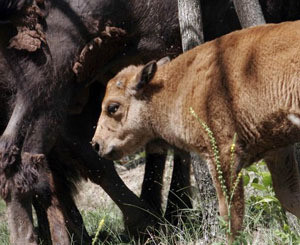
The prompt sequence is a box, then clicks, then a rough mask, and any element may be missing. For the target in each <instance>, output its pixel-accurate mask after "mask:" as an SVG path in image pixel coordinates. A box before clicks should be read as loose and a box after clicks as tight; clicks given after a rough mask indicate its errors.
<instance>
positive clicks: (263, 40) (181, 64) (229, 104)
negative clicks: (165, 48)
mask: <svg viewBox="0 0 300 245" xmlns="http://www.w3.org/2000/svg"><path fill="white" fill-rule="evenodd" d="M102 107H103V108H102V113H101V116H100V119H99V122H98V127H97V130H96V133H95V136H94V138H93V144H94V145H96V148H97V149H98V151H99V154H100V155H101V156H103V157H106V158H109V159H119V158H121V157H123V156H125V155H127V154H130V153H132V152H134V151H135V150H136V149H137V148H138V147H141V146H143V145H145V144H146V143H147V142H148V141H150V140H153V139H163V140H165V141H167V142H169V143H170V144H172V145H176V146H177V147H179V148H181V149H184V150H186V151H192V152H197V153H199V154H200V155H202V156H203V157H205V158H207V159H208V164H209V169H210V172H211V175H212V177H213V181H214V184H215V188H216V190H217V195H218V200H219V208H220V214H221V215H222V216H225V217H227V215H228V205H227V202H226V197H225V196H224V194H223V192H222V188H221V183H220V180H219V178H218V171H217V167H216V163H215V160H214V157H213V151H212V147H211V143H210V140H209V136H208V134H207V132H206V131H205V130H204V128H203V127H202V126H201V125H200V123H199V122H198V121H197V119H196V118H195V117H194V116H193V115H192V114H191V113H190V107H192V108H193V109H194V111H195V113H196V114H197V115H198V117H199V118H200V119H201V120H202V121H203V122H205V123H206V124H207V125H208V127H209V128H210V129H211V130H212V132H213V134H214V137H215V140H216V144H217V147H218V149H219V156H220V161H221V169H222V173H219V174H222V175H223V178H224V179H225V186H226V187H227V189H228V190H229V191H232V189H233V184H232V183H233V182H234V181H233V182H232V180H231V176H232V175H233V179H236V177H237V174H238V172H239V171H240V169H241V168H242V167H245V166H248V165H250V164H252V163H253V162H255V161H257V160H260V159H261V158H264V157H265V158H269V159H271V161H270V162H276V161H275V160H274V159H272V155H273V154H274V155H276V154H277V153H278V152H279V151H278V150H279V149H284V147H286V146H287V145H290V144H293V143H294V142H297V141H300V130H299V128H298V127H297V126H295V124H293V123H292V122H291V120H290V118H294V119H295V118H298V117H300V21H297V22H286V23H283V24H278V25H264V26H260V27H254V28H250V29H245V30H242V31H237V32H233V33H231V34H229V35H226V36H223V37H221V38H218V39H216V40H214V41H211V42H208V43H205V44H203V45H200V46H198V47H196V48H194V49H193V50H191V51H189V52H186V53H184V54H182V55H181V56H179V57H178V58H176V59H174V60H173V61H171V62H170V63H168V64H165V65H162V66H158V65H157V63H156V62H154V61H153V62H150V63H148V64H147V65H145V66H129V67H127V68H125V69H124V70H122V71H121V72H120V73H119V74H118V75H117V76H116V77H114V78H113V79H112V80H111V81H110V82H109V84H108V86H107V91H106V95H105V98H104V100H103V104H102ZM294 121H295V120H294ZM235 133H236V134H237V141H236V151H235V153H236V164H235V166H234V171H231V170H232V169H231V167H230V157H231V153H230V147H231V145H232V141H233V138H234V134H235ZM275 153H276V154H275ZM277 155H278V154H277ZM279 158H280V156H279ZM281 167H282V166H281ZM282 169H284V168H282ZM219 172H220V171H219ZM275 172H276V171H275ZM277 182H280V180H278V176H277ZM282 182H283V181H282ZM298 212H299V211H298ZM243 213H244V196H243V186H242V182H241V181H239V183H238V184H237V187H236V189H235V194H234V197H233V201H232V207H231V212H230V214H231V229H232V234H233V235H235V234H236V233H237V231H238V230H240V229H241V227H242V220H243ZM298 216H299V214H298Z"/></svg>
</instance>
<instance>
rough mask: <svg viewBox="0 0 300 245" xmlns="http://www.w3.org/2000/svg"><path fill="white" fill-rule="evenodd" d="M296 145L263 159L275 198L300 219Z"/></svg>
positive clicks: (299, 186) (299, 174)
mask: <svg viewBox="0 0 300 245" xmlns="http://www.w3.org/2000/svg"><path fill="white" fill-rule="evenodd" d="M297 146H298V147H299V145H298V144H296V145H295V146H294V147H293V146H288V147H285V148H281V149H280V150H276V151H274V152H271V153H269V154H268V156H267V157H265V161H266V163H267V165H268V168H269V170H270V172H271V176H272V181H273V187H274V191H275V194H276V197H277V198H278V200H279V201H280V203H281V205H282V206H283V207H284V208H285V209H286V210H288V211H289V212H291V213H292V214H294V215H296V216H297V217H298V218H300V173H299V160H300V157H299V155H297V153H298V151H297V150H296V148H297Z"/></svg>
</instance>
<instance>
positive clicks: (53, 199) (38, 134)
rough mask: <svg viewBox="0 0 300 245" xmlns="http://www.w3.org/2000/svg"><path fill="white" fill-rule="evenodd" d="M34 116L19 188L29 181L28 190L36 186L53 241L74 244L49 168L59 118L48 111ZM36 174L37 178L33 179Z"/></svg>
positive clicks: (26, 142)
mask: <svg viewBox="0 0 300 245" xmlns="http://www.w3.org/2000/svg"><path fill="white" fill-rule="evenodd" d="M34 119H35V120H33V121H32V122H31V125H30V127H29V128H28V129H27V134H26V136H25V139H24V143H23V148H22V153H21V156H22V164H21V166H22V171H21V174H24V175H25V177H24V176H23V178H20V183H18V184H17V187H19V186H22V185H24V183H25V184H27V185H28V187H27V189H30V188H35V190H36V192H38V195H39V198H41V199H42V204H43V206H44V208H45V210H46V212H47V217H48V221H49V225H50V232H51V237H52V242H53V243H54V244H66V245H67V244H70V237H69V234H68V231H67V229H66V225H65V217H64V210H63V204H62V203H61V202H60V200H59V198H58V197H57V193H56V189H55V188H56V186H55V184H56V183H55V180H54V176H53V175H52V173H51V171H50V170H49V169H48V162H47V159H46V156H45V155H46V154H48V153H49V151H50V150H51V148H52V147H53V145H54V143H55V139H56V137H57V133H58V132H57V129H58V126H57V125H58V122H57V121H55V119H56V117H53V115H52V113H51V112H48V111H43V112H42V114H39V116H38V117H37V118H34ZM33 177H35V178H36V179H32V178H33ZM25 181H28V182H27V183H26V182H25ZM33 183H35V184H34V185H33ZM32 185H33V186H32ZM45 186H46V188H45ZM22 191H23V190H22ZM22 191H21V192H22ZM47 191H48V195H47Z"/></svg>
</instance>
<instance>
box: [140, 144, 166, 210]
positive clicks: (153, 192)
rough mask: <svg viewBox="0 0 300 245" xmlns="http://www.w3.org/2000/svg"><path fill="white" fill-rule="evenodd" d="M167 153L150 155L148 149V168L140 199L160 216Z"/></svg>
mask: <svg viewBox="0 0 300 245" xmlns="http://www.w3.org/2000/svg"><path fill="white" fill-rule="evenodd" d="M166 157H167V152H165V153H162V154H159V153H150V152H148V151H147V149H146V166H145V174H144V180H143V184H142V191H141V195H140V198H141V200H143V201H146V202H147V203H148V204H149V205H150V206H151V207H152V208H153V210H155V211H156V212H157V213H159V214H161V215H162V214H163V212H162V207H161V203H162V196H161V195H162V193H161V192H162V186H163V174H164V170H165V161H166Z"/></svg>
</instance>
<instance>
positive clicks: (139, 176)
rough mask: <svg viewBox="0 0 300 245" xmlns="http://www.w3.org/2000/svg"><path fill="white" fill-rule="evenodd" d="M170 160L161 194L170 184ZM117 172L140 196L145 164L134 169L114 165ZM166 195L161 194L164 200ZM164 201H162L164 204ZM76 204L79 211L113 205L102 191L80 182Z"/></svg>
mask: <svg viewBox="0 0 300 245" xmlns="http://www.w3.org/2000/svg"><path fill="white" fill-rule="evenodd" d="M171 165H172V162H171V159H170V160H169V161H167V166H166V167H167V168H166V171H165V176H164V188H163V193H167V192H168V187H169V183H170V179H171V178H170V173H171V171H172V166H171ZM115 166H116V169H117V172H118V173H119V175H120V177H121V178H122V180H123V181H124V183H125V184H126V185H127V186H128V188H129V189H130V190H132V191H133V192H134V193H135V194H136V195H139V194H140V191H141V186H142V181H143V176H144V170H145V164H143V163H142V164H139V165H137V166H136V167H133V168H129V169H127V168H126V167H124V166H122V165H119V164H115ZM166 196H167V195H165V194H163V197H164V198H165V197H166ZM165 201H166V200H164V203H165ZM76 203H77V205H78V208H79V210H87V211H88V210H93V209H96V208H99V207H109V206H111V205H115V204H114V202H113V201H112V200H111V199H110V197H109V196H108V195H107V194H106V193H105V192H104V191H103V189H102V188H101V187H100V186H98V185H95V184H93V183H91V182H90V181H87V182H81V183H80V185H79V194H78V195H77V196H76Z"/></svg>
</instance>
